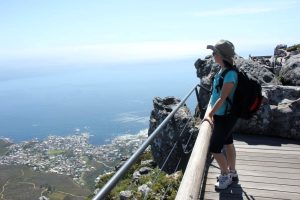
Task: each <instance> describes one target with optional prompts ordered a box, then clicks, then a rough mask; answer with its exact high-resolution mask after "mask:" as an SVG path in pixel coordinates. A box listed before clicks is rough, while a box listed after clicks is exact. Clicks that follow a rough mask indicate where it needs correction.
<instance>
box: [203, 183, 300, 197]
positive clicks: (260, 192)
mask: <svg viewBox="0 0 300 200" xmlns="http://www.w3.org/2000/svg"><path fill="white" fill-rule="evenodd" d="M205 192H206V193H207V192H211V193H213V192H215V193H217V192H219V195H224V196H229V197H230V196H231V195H242V194H243V193H244V194H247V196H251V197H252V199H257V200H259V199H260V198H261V197H263V198H274V199H276V198H277V199H290V200H299V196H300V193H294V192H284V191H276V190H265V189H260V188H247V187H244V186H241V185H239V184H233V185H232V186H230V187H229V188H228V189H226V190H221V191H216V190H215V186H214V185H210V184H206V188H205Z"/></svg>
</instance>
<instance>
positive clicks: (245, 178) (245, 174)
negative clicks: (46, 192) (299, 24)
mask: <svg viewBox="0 0 300 200" xmlns="http://www.w3.org/2000/svg"><path fill="white" fill-rule="evenodd" d="M235 146H236V151H237V163H236V164H237V165H236V168H237V171H238V174H239V181H238V182H234V183H233V184H232V185H231V186H230V187H229V188H228V189H226V190H222V191H216V190H215V187H214V184H215V182H216V177H217V176H218V174H219V168H218V165H217V163H216V161H215V160H213V159H212V158H209V159H208V161H207V166H208V167H207V170H206V172H205V173H206V174H205V178H204V182H203V186H202V191H201V195H200V199H214V200H216V199H219V200H240V199H247V200H271V199H277V200H279V199H295V200H299V199H300V141H294V140H289V139H282V138H276V137H267V136H258V135H235Z"/></svg>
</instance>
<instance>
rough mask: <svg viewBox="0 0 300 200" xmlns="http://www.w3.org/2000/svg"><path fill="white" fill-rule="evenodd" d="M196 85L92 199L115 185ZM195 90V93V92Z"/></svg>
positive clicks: (194, 89) (100, 198)
mask: <svg viewBox="0 0 300 200" xmlns="http://www.w3.org/2000/svg"><path fill="white" fill-rule="evenodd" d="M198 86H199V85H196V86H194V87H193V89H191V91H190V92H189V93H188V94H187V95H186V96H185V97H184V98H183V100H182V101H181V102H180V103H179V104H178V105H177V106H176V107H175V109H174V110H173V111H172V112H171V113H170V114H169V115H168V116H167V117H166V118H165V119H164V121H163V122H162V123H161V124H160V125H159V126H158V127H157V128H156V129H155V130H154V131H153V133H152V134H151V135H150V136H149V137H148V138H147V140H146V141H145V142H144V143H143V144H142V145H141V146H140V147H139V148H138V150H137V151H136V152H135V153H134V154H133V155H132V156H131V157H130V158H129V159H128V160H127V161H126V162H125V163H124V165H122V167H121V168H120V169H119V170H118V171H117V172H116V173H115V174H114V176H113V177H112V178H111V179H110V180H109V181H108V182H107V183H106V184H105V185H104V186H103V187H102V188H101V190H100V191H99V192H98V193H97V194H96V195H95V196H94V197H93V199H92V200H102V199H104V197H105V196H106V195H107V194H108V193H109V192H110V191H111V190H112V189H113V188H114V187H115V185H116V184H117V183H118V182H119V181H120V179H121V178H122V177H123V176H124V175H125V173H126V172H127V171H128V170H129V168H130V167H131V166H132V165H133V164H134V163H135V162H136V160H137V159H138V158H139V157H140V156H141V155H142V153H143V152H144V151H145V150H146V149H147V147H148V146H149V145H150V143H151V142H152V141H153V140H154V138H155V137H156V136H157V135H158V134H159V132H160V131H161V129H162V128H163V127H164V126H165V125H166V124H167V123H168V121H169V120H170V119H171V118H172V117H173V116H174V115H175V113H176V112H177V111H178V110H179V108H180V107H181V106H182V105H183V104H184V103H185V102H186V100H187V99H188V98H189V96H190V95H191V94H192V93H193V91H197V87H198ZM197 92H198V91H197ZM197 92H196V94H197Z"/></svg>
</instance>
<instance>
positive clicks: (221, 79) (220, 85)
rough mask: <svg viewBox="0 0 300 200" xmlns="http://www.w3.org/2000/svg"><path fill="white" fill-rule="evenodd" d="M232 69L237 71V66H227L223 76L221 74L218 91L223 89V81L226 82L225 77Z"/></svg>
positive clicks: (217, 86)
mask: <svg viewBox="0 0 300 200" xmlns="http://www.w3.org/2000/svg"><path fill="white" fill-rule="evenodd" d="M231 70H233V71H236V72H237V69H236V67H232V68H226V69H225V70H224V71H223V72H222V73H221V76H220V78H219V83H218V85H216V89H217V91H218V92H220V91H221V89H222V87H223V82H224V78H225V76H226V74H227V73H228V72H229V71H231Z"/></svg>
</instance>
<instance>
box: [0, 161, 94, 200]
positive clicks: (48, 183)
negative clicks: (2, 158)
mask: <svg viewBox="0 0 300 200" xmlns="http://www.w3.org/2000/svg"><path fill="white" fill-rule="evenodd" d="M4 186H5V187H4ZM0 187H1V188H2V191H1V193H0V198H1V197H2V198H1V199H22V200H33V199H38V198H39V197H40V196H41V195H43V196H46V197H49V198H50V199H51V200H63V199H68V200H85V199H86V196H87V195H88V194H90V191H89V190H88V189H86V188H83V187H82V186H79V185H78V184H75V183H74V182H73V180H72V178H71V177H69V176H63V175H58V174H52V173H44V172H35V171H33V170H31V169H30V168H29V167H26V166H16V165H9V166H6V165H4V166H3V165H2V166H0Z"/></svg>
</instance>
